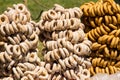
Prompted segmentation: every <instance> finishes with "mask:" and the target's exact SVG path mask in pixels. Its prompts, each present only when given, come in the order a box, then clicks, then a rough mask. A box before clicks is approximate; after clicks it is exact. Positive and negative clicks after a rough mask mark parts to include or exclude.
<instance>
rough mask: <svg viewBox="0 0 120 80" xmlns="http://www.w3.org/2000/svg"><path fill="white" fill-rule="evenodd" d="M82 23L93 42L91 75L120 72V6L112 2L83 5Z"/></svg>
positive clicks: (107, 0) (105, 1) (112, 0)
mask: <svg viewBox="0 0 120 80" xmlns="http://www.w3.org/2000/svg"><path fill="white" fill-rule="evenodd" d="M80 8H81V9H82V11H83V14H84V15H83V23H84V24H85V26H86V32H87V33H86V36H87V37H88V39H89V40H91V41H92V42H93V44H92V54H91V63H92V67H91V68H90V69H89V70H90V72H91V75H94V74H96V73H108V74H113V73H116V72H117V71H120V62H119V61H120V6H119V4H116V3H115V2H114V0H99V1H97V2H96V3H94V2H89V3H85V4H84V5H82V6H81V7H80Z"/></svg>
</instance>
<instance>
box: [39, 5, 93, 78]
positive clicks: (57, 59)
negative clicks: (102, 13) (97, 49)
mask: <svg viewBox="0 0 120 80" xmlns="http://www.w3.org/2000/svg"><path fill="white" fill-rule="evenodd" d="M82 15H83V13H82V11H81V9H79V8H78V7H74V8H69V9H65V8H64V7H62V6H60V5H58V4H55V5H54V7H53V8H52V9H50V10H48V11H44V12H43V13H42V15H41V20H40V21H39V22H38V23H37V26H38V27H39V29H40V31H41V33H40V35H39V38H40V40H41V41H42V42H43V45H44V49H43V56H44V61H45V62H43V63H44V65H43V66H44V67H45V68H46V69H47V71H48V73H49V78H48V80H73V79H75V80H85V79H87V78H89V77H90V72H89V71H88V68H89V67H90V66H91V63H90V61H89V59H88V58H87V56H88V55H90V53H91V50H90V46H91V44H92V43H91V41H89V40H88V39H87V38H85V33H84V28H85V26H84V24H83V23H81V20H80V18H81V16H82Z"/></svg>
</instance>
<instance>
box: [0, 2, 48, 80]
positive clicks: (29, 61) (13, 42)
mask: <svg viewBox="0 0 120 80" xmlns="http://www.w3.org/2000/svg"><path fill="white" fill-rule="evenodd" d="M30 17H31V16H30V12H29V11H28V9H27V8H26V7H25V6H24V5H23V4H14V5H13V7H9V8H8V9H7V10H6V11H5V12H4V13H3V14H1V15H0V47H1V48H0V65H1V66H0V80H37V79H39V80H47V78H48V72H47V70H46V69H45V68H44V67H42V65H41V62H40V59H39V57H38V55H37V53H38V49H37V43H38V39H39V38H38V34H39V32H40V31H39V29H38V28H37V27H36V23H35V22H34V21H32V20H31V18H30Z"/></svg>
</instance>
